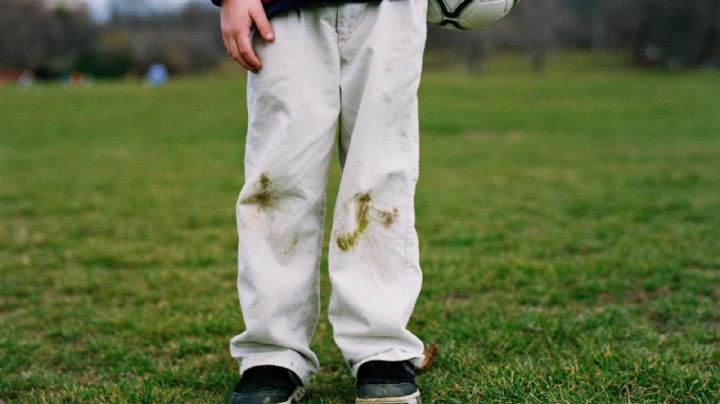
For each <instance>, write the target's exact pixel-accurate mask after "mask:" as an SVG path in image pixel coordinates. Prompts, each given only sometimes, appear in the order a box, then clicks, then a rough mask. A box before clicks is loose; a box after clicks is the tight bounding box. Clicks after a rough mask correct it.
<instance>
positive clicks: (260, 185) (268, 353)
mask: <svg viewBox="0 0 720 404" xmlns="http://www.w3.org/2000/svg"><path fill="white" fill-rule="evenodd" d="M336 16H337V14H336V10H335V9H333V8H327V7H326V8H322V7H311V8H306V9H303V10H302V11H297V10H296V11H291V12H288V13H284V14H283V15H280V16H277V17H276V18H273V20H272V24H273V29H274V31H275V33H276V40H275V42H273V43H272V44H266V43H264V42H263V41H262V40H261V39H260V38H259V37H257V36H256V37H255V38H254V39H253V45H254V48H255V50H256V52H257V54H258V56H259V57H260V58H261V60H262V61H263V69H262V70H261V71H260V72H259V73H258V74H250V75H249V79H248V115H249V124H248V137H247V145H246V150H245V184H244V186H243V188H242V190H241V192H240V195H239V198H238V203H237V208H236V213H237V229H238V235H239V249H238V250H239V254H238V255H239V258H238V292H239V296H240V305H241V308H242V313H243V318H244V321H245V327H246V330H245V331H244V332H243V333H241V334H240V335H237V336H235V337H234V338H233V339H232V340H231V342H230V350H231V354H232V356H233V357H234V358H236V359H237V360H238V362H239V363H240V372H241V373H242V372H244V371H245V370H246V369H248V368H250V367H253V366H258V365H276V366H283V367H286V368H289V369H291V370H293V371H294V372H295V373H297V374H298V375H299V376H300V378H301V379H302V380H303V381H307V379H308V378H309V376H310V375H311V374H312V373H313V372H314V371H315V370H316V369H317V367H318V360H317V357H316V356H315V354H314V353H313V352H312V351H311V350H310V347H309V343H310V339H311V338H312V335H313V333H314V330H315V327H316V324H317V320H318V316H319V279H318V272H319V264H320V251H321V247H322V236H323V222H324V216H325V193H326V184H327V176H328V171H329V170H328V168H329V162H330V160H331V154H332V147H333V143H334V140H335V137H336V130H337V120H338V116H339V113H340V94H339V86H340V83H339V80H340V66H339V65H340V58H339V54H338V50H337V41H336V35H335V21H336Z"/></svg>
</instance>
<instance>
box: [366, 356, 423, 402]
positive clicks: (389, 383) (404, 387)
mask: <svg viewBox="0 0 720 404" xmlns="http://www.w3.org/2000/svg"><path fill="white" fill-rule="evenodd" d="M355 403H356V404H371V403H383V404H389V403H392V404H420V391H418V388H417V385H416V384H415V366H413V364H412V363H410V361H403V362H385V361H370V362H366V363H363V364H362V365H361V366H360V369H358V374H357V400H355Z"/></svg>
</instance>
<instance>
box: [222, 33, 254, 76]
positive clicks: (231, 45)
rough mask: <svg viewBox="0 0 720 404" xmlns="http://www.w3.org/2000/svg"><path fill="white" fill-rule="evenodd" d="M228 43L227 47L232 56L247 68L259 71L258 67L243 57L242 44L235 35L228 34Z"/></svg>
mask: <svg viewBox="0 0 720 404" xmlns="http://www.w3.org/2000/svg"><path fill="white" fill-rule="evenodd" d="M225 43H226V45H225V46H226V49H227V50H228V53H229V54H230V56H231V57H232V58H233V59H234V60H235V61H236V62H238V63H239V64H240V66H242V67H243V68H245V70H248V71H252V72H255V73H257V71H256V69H254V68H253V67H252V66H250V64H249V63H248V62H247V61H246V60H245V58H243V56H242V55H241V54H240V46H239V45H238V42H237V40H236V39H235V37H233V36H228V37H227V38H226V39H225Z"/></svg>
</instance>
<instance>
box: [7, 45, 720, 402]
mask: <svg viewBox="0 0 720 404" xmlns="http://www.w3.org/2000/svg"><path fill="white" fill-rule="evenodd" d="M592 65H593V64H592V63H587V62H583V59H573V58H563V59H553V60H551V62H550V64H549V66H548V72H547V73H546V74H544V75H541V76H536V75H533V74H531V73H528V72H525V71H524V69H522V68H518V65H517V64H515V65H513V64H512V63H510V62H507V61H500V62H498V63H496V64H493V65H490V66H489V67H488V70H489V71H490V74H489V75H488V76H486V77H475V76H470V75H467V74H465V73H462V72H461V71H456V70H441V71H435V70H429V71H428V72H427V73H426V74H425V77H424V81H423V85H422V88H421V115H422V117H421V129H422V141H421V153H422V157H421V159H422V160H421V176H420V183H419V187H418V193H417V201H416V203H417V214H418V224H417V226H418V231H419V234H420V240H421V256H422V266H423V270H424V274H425V281H424V289H423V292H422V295H421V297H420V300H419V301H418V304H417V308H416V311H415V315H414V317H413V320H412V322H411V324H410V327H411V329H412V330H413V331H415V332H416V333H417V334H418V335H419V336H420V337H421V338H422V339H423V340H424V341H426V342H428V343H433V342H435V343H437V344H438V345H439V347H440V351H441V352H440V356H439V357H438V361H437V362H436V364H435V365H434V366H433V367H432V368H431V370H430V371H429V372H428V373H426V374H424V375H422V376H421V377H420V379H419V381H420V383H421V386H422V389H423V391H424V396H425V399H426V401H427V402H431V403H474V402H480V401H497V402H538V403H539V402H698V403H700V402H717V401H718V397H720V304H718V301H720V113H718V111H719V110H718V106H719V105H720V91H718V88H720V75H718V74H716V73H705V72H694V73H687V74H677V75H669V74H658V73H644V72H636V71H631V70H626V69H621V68H616V67H612V66H605V67H603V68H597V67H592ZM244 99H245V97H244V84H243V76H242V75H240V74H225V75H221V76H215V77H204V78H193V79H186V80H178V81H175V82H173V83H172V84H171V85H169V86H167V87H165V88H161V89H150V88H146V87H143V86H141V85H139V84H133V83H97V84H96V85H94V86H92V87H88V88H72V89H71V88H63V87H59V86H43V87H35V88H32V89H29V90H27V91H23V90H20V89H16V88H10V87H5V88H0V400H2V401H4V402H7V403H9V402H28V403H30V402H32V403H36V402H221V401H223V400H224V399H225V397H226V394H227V392H228V391H229V389H230V388H231V387H232V384H233V383H234V382H235V379H236V371H237V369H236V365H235V363H234V362H233V361H232V359H231V358H229V355H228V340H229V339H230V337H231V336H233V335H234V334H236V333H238V332H240V331H241V330H242V322H241V318H240V314H239V308H238V304H237V297H236V294H235V293H236V292H235V259H236V255H235V254H236V250H235V248H236V235H235V222H234V205H235V201H236V198H237V193H238V191H239V189H240V187H241V185H242V149H243V141H244V136H243V132H244V127H245V122H246V121H245V105H244ZM331 181H332V186H331V190H336V187H337V182H338V170H337V165H335V169H334V172H333V175H332V176H331ZM325 246H326V248H327V242H326V244H325ZM326 272H327V268H326V263H324V264H323V273H324V275H323V284H322V287H323V299H324V300H323V302H324V304H327V295H328V291H329V284H328V281H327V276H326V274H325V273H326ZM313 346H314V349H316V351H317V352H318V355H319V357H320V359H321V361H322V364H323V368H322V370H321V372H319V374H318V375H317V377H316V378H315V379H314V381H313V384H312V385H311V387H310V397H309V402H311V403H340V402H349V401H350V400H351V399H352V398H353V385H352V383H353V382H352V379H351V378H350V376H349V374H348V371H347V369H346V368H345V367H344V365H343V362H342V358H341V357H340V354H339V351H338V350H337V348H336V347H335V346H334V345H333V342H332V336H331V329H330V326H329V324H328V322H327V316H326V314H325V312H324V313H323V318H322V321H321V323H320V325H319V328H318V331H317V334H316V338H315V340H314V343H313Z"/></svg>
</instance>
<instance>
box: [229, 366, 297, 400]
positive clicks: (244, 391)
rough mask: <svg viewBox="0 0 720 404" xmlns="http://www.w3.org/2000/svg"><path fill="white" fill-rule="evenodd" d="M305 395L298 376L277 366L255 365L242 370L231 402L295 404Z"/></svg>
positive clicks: (231, 396)
mask: <svg viewBox="0 0 720 404" xmlns="http://www.w3.org/2000/svg"><path fill="white" fill-rule="evenodd" d="M303 395H305V388H304V387H303V384H302V382H301V381H300V378H298V377H297V375H296V374H295V373H294V372H293V371H292V370H290V369H286V368H283V367H279V366H255V367H251V368H250V369H248V370H246V371H245V372H243V375H242V377H241V378H240V381H239V382H238V383H237V384H236V385H235V388H234V389H233V392H232V394H231V395H230V403H231V404H297V403H299V402H300V399H301V398H302V396H303Z"/></svg>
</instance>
